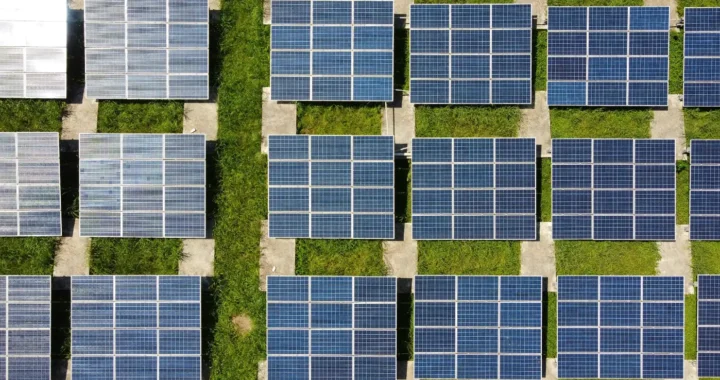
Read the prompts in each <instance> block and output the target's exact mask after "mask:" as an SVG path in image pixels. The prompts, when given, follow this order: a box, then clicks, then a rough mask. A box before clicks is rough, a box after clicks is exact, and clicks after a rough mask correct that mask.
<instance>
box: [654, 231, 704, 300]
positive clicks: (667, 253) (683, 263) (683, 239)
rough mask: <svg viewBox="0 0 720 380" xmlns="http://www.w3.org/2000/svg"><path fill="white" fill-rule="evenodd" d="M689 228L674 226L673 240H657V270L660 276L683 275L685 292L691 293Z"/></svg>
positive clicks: (692, 291)
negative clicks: (658, 259)
mask: <svg viewBox="0 0 720 380" xmlns="http://www.w3.org/2000/svg"><path fill="white" fill-rule="evenodd" d="M689 231H690V229H689V227H688V226H687V225H677V226H675V241H663V242H658V243H657V245H658V251H660V261H659V262H658V266H657V272H658V274H659V275H661V276H683V277H685V294H693V293H694V292H695V287H694V285H693V271H692V254H691V251H690V232H689Z"/></svg>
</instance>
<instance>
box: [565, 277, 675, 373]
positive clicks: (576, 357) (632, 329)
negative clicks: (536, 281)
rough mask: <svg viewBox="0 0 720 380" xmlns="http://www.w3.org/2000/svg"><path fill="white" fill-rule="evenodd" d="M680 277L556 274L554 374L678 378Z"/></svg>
mask: <svg viewBox="0 0 720 380" xmlns="http://www.w3.org/2000/svg"><path fill="white" fill-rule="evenodd" d="M684 297H685V295H684V291H683V278H682V277H640V276H559V277H558V332H557V333H558V344H557V350H558V358H557V362H558V364H557V365H558V378H572V379H579V378H619V379H640V378H642V379H682V378H683V364H684V362H683V355H684V322H685V321H684V312H685V305H684V299H685V298H684Z"/></svg>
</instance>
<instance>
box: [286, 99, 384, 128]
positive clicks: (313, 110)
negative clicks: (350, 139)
mask: <svg viewBox="0 0 720 380" xmlns="http://www.w3.org/2000/svg"><path fill="white" fill-rule="evenodd" d="M381 111H382V107H381V106H380V105H367V104H351V103H348V104H342V103H341V104H332V105H324V104H307V103H298V107H297V112H298V121H297V129H298V133H302V134H306V135H379V134H380V132H381V129H380V128H381V127H382V114H381V113H380V112H381Z"/></svg>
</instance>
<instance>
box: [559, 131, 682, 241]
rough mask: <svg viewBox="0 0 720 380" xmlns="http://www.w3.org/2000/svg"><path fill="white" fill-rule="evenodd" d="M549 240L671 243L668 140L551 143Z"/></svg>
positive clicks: (671, 182)
mask: <svg viewBox="0 0 720 380" xmlns="http://www.w3.org/2000/svg"><path fill="white" fill-rule="evenodd" d="M552 156H553V157H552V160H553V162H552V197H553V198H552V207H553V211H552V212H553V217H552V227H553V239H576V240H591V239H593V240H675V142H674V141H673V140H656V139H653V140H650V139H646V140H632V139H621V140H613V139H594V140H593V139H553V141H552Z"/></svg>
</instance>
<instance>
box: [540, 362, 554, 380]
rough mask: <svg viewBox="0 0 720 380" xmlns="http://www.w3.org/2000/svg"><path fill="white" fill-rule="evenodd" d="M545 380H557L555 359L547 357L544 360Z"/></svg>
mask: <svg viewBox="0 0 720 380" xmlns="http://www.w3.org/2000/svg"><path fill="white" fill-rule="evenodd" d="M543 379H545V380H557V359H554V358H549V359H546V360H545V376H544V377H543Z"/></svg>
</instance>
